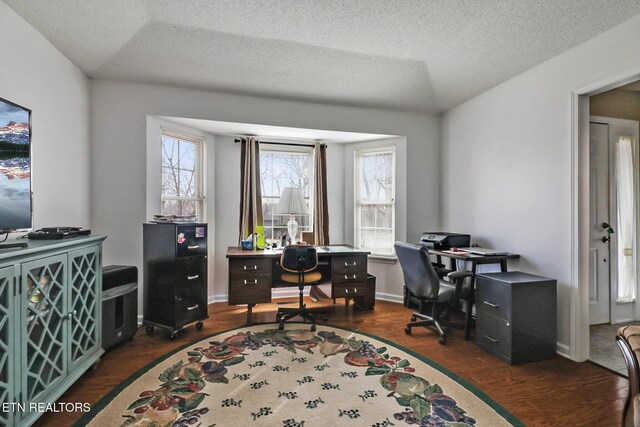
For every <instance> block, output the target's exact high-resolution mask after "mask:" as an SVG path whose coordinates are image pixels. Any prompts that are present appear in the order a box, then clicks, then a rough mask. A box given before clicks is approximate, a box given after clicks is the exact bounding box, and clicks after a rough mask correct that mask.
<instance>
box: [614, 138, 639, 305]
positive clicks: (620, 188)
mask: <svg viewBox="0 0 640 427" xmlns="http://www.w3.org/2000/svg"><path fill="white" fill-rule="evenodd" d="M633 184H634V174H633V146H632V141H631V137H628V136H622V137H620V138H618V142H617V144H616V195H617V211H618V214H617V216H618V230H617V231H616V234H617V243H618V245H617V248H616V249H615V250H616V255H617V258H618V274H617V277H618V299H617V302H619V303H623V302H633V301H635V299H636V274H635V267H634V264H635V262H634V259H635V256H634V240H635V239H634V238H633V237H634V235H635V232H636V230H635V228H636V227H635V225H636V222H635V219H634V218H635V211H636V210H635V198H634V185H633Z"/></svg>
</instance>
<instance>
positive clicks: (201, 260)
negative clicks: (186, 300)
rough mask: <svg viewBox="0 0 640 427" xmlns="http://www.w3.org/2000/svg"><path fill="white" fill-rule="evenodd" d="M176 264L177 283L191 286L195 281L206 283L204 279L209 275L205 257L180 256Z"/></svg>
mask: <svg viewBox="0 0 640 427" xmlns="http://www.w3.org/2000/svg"><path fill="white" fill-rule="evenodd" d="M175 265H176V270H175V277H176V283H177V284H179V285H189V286H191V285H192V284H194V283H200V284H202V283H205V282H204V279H205V278H206V277H207V259H206V258H205V257H202V256H201V257H195V256H194V257H185V258H179V259H178V260H176V264H175ZM205 286H206V285H205Z"/></svg>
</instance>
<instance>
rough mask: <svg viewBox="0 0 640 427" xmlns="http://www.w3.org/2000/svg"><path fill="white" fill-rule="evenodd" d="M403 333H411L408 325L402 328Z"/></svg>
mask: <svg viewBox="0 0 640 427" xmlns="http://www.w3.org/2000/svg"><path fill="white" fill-rule="evenodd" d="M404 333H405V334H407V335H410V334H411V328H410V327H408V326H407V327H406V328H404Z"/></svg>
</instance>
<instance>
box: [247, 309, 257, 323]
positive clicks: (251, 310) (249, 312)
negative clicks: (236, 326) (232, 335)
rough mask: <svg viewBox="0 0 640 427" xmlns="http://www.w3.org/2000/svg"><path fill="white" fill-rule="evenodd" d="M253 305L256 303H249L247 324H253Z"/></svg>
mask: <svg viewBox="0 0 640 427" xmlns="http://www.w3.org/2000/svg"><path fill="white" fill-rule="evenodd" d="M253 307H255V304H247V325H251V324H253V316H252V314H253Z"/></svg>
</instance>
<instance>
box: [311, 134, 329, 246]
mask: <svg viewBox="0 0 640 427" xmlns="http://www.w3.org/2000/svg"><path fill="white" fill-rule="evenodd" d="M313 161H314V168H313V208H314V212H313V242H314V244H315V245H317V246H323V245H328V244H329V204H328V202H327V146H326V144H320V143H319V142H316V143H315V146H314V147H313Z"/></svg>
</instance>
